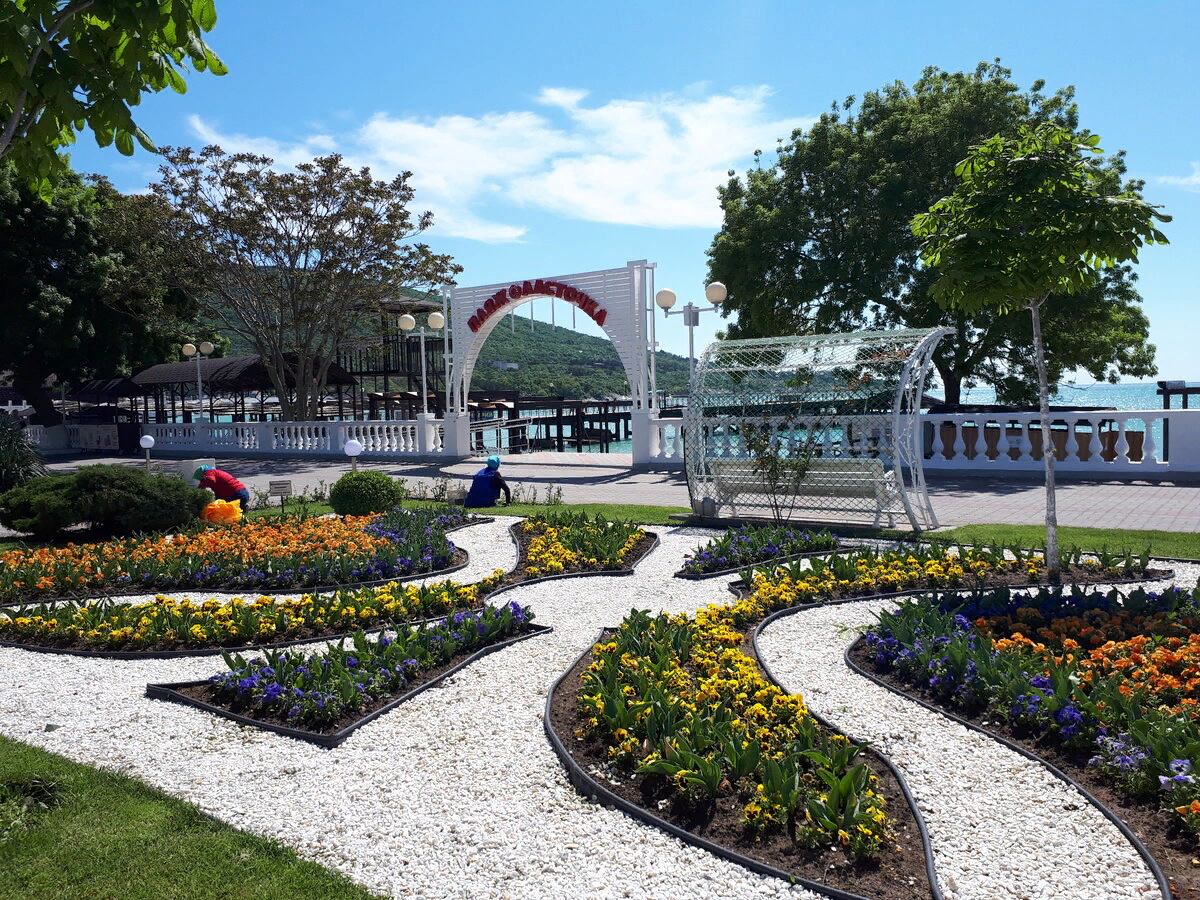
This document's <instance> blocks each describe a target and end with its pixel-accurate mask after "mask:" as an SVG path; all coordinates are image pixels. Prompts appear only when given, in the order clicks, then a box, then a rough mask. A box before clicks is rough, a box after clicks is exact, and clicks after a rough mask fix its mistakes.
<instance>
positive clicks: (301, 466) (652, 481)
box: [50, 452, 1200, 532]
mask: <svg viewBox="0 0 1200 900" xmlns="http://www.w3.org/2000/svg"><path fill="white" fill-rule="evenodd" d="M155 459H156V460H160V459H162V458H161V457H159V456H157V455H156V456H155ZM90 463H121V464H125V465H136V464H138V460H137V459H135V458H134V457H130V456H124V457H107V458H105V457H97V456H86V457H80V456H73V457H69V458H68V457H62V458H59V459H57V460H54V461H52V462H50V468H51V469H53V470H56V471H72V470H74V469H76V468H77V467H78V466H80V465H87V464H90ZM217 464H218V466H221V467H223V468H226V469H227V470H228V471H229V472H231V473H233V474H234V475H236V476H237V477H238V478H240V479H241V480H242V481H243V482H245V483H246V485H247V486H248V487H250V488H251V489H252V490H253V489H258V490H261V491H265V490H267V482H269V481H272V480H275V479H282V478H288V479H290V480H291V481H292V486H293V490H294V491H295V492H296V493H300V492H301V491H302V490H304V489H306V488H307V489H309V490H310V491H312V490H315V489H317V488H318V487H319V486H320V484H321V482H324V486H325V488H326V489H328V488H329V486H330V485H332V484H333V483H334V482H335V481H337V479H338V478H340V477H341V476H342V475H343V474H344V473H346V472H348V471H350V465H349V462H348V461H344V460H340V459H339V460H327V459H309V458H288V459H283V458H273V459H258V458H232V457H230V458H218V459H217ZM359 465H360V467H362V468H370V469H378V470H380V471H383V472H387V473H388V474H389V475H393V476H396V477H399V478H403V479H405V481H406V482H407V483H408V484H409V486H410V487H412V486H415V485H416V484H418V483H422V482H423V483H426V484H433V483H434V482H435V480H436V479H438V478H441V477H446V476H448V477H450V478H453V479H457V480H461V481H462V482H463V483H464V486H465V482H466V479H468V478H469V477H470V476H471V475H472V474H474V472H476V471H477V470H478V469H479V468H480V466H481V465H482V461H480V460H468V461H466V462H459V463H449V464H446V463H440V462H425V463H420V462H408V461H397V460H376V459H366V460H362V461H360V463H359ZM501 471H502V472H503V473H504V476H505V478H506V479H508V481H509V483H510V485H513V486H515V485H518V484H519V485H522V486H524V487H525V488H526V489H531V488H536V489H537V491H538V495H539V497H544V496H545V493H546V490H547V488H549V487H550V486H552V485H554V486H557V487H559V488H561V489H562V496H563V500H564V501H566V502H567V503H636V504H646V505H651V506H678V507H687V506H688V505H689V501H688V492H687V481H686V479H685V478H684V475H683V472H682V471H681V470H679V469H662V470H653V469H649V470H647V469H638V470H634V469H633V461H632V457H631V456H630V454H628V453H553V452H544V453H527V454H521V455H517V456H507V457H505V459H504V464H503V466H502V468H501ZM928 477H929V494H930V498H931V500H932V502H933V508H934V511H935V513H936V514H937V517H938V520H939V521H940V523H941V524H942V525H948V526H949V525H970V524H982V523H989V524H1012V525H1023V524H1024V525H1038V524H1041V523H1042V522H1044V521H1045V502H1046V501H1045V490H1044V489H1043V487H1042V485H1041V483H1040V482H1038V481H1031V480H1021V481H1018V480H1007V479H999V478H961V477H955V478H950V477H940V476H928ZM1057 502H1058V522H1059V524H1060V525H1077V526H1090V527H1096V528H1132V529H1162V530H1164V531H1182V532H1190V531H1200V485H1197V484H1171V483H1161V482H1155V483H1148V482H1117V481H1107V482H1080V481H1071V482H1066V483H1060V484H1059V486H1058V492H1057Z"/></svg>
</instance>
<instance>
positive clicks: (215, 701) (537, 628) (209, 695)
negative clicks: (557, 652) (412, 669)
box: [173, 624, 550, 735]
mask: <svg viewBox="0 0 1200 900" xmlns="http://www.w3.org/2000/svg"><path fill="white" fill-rule="evenodd" d="M549 630H550V629H549V628H547V627H546V626H544V625H536V624H526V625H525V626H523V627H522V628H520V629H519V630H518V631H516V632H515V633H513V634H510V635H508V636H507V637H504V638H503V639H502V640H501V641H498V642H497V643H504V642H511V641H514V640H516V639H518V638H522V637H526V636H529V635H535V634H544V633H545V632H548V631H549ZM494 648H496V644H488V645H486V646H484V647H474V648H470V649H464V650H460V651H459V652H458V653H456V654H454V656H452V657H451V658H450V659H449V660H448V661H446V662H444V663H442V664H441V665H440V666H435V667H434V668H431V669H420V670H418V671H417V672H416V674H414V675H413V676H412V677H411V678H409V680H408V684H406V685H405V686H404V690H403V691H402V692H401V693H398V694H390V695H388V696H387V697H380V698H379V699H378V700H374V701H372V702H371V703H370V704H368V705H366V706H364V707H363V708H362V709H360V710H357V711H353V712H346V713H344V714H343V715H342V716H341V718H339V719H338V720H337V721H336V722H329V723H327V724H325V725H322V726H320V727H317V728H308V727H305V726H301V725H296V724H295V723H294V722H289V721H288V719H287V717H286V716H284V715H255V714H253V713H252V712H251V711H250V710H249V709H247V704H245V703H238V702H235V703H229V702H227V701H225V700H222V699H221V698H220V697H219V696H218V694H217V689H216V687H215V686H213V685H210V684H207V683H204V684H194V685H181V686H178V687H175V688H173V690H174V691H175V692H176V693H178V694H183V695H184V696H185V697H190V698H191V699H193V700H198V701H199V702H201V703H207V704H208V705H209V706H215V707H220V708H221V709H225V710H228V711H229V712H231V713H235V714H237V715H239V716H244V717H246V718H248V719H253V720H254V721H255V722H262V723H264V724H268V725H278V726H281V727H283V728H290V729H292V730H293V731H300V732H307V733H309V734H314V735H329V734H336V733H337V732H339V731H342V730H343V729H346V728H349V727H350V726H352V725H354V724H355V723H356V722H360V721H361V720H363V719H365V718H367V717H369V716H370V715H371V714H372V713H375V712H377V711H379V710H381V709H383V708H384V707H385V706H388V705H390V704H392V703H395V702H396V700H397V698H398V697H400V696H402V695H403V694H410V693H412V692H414V691H416V690H418V689H419V688H421V687H422V686H423V685H427V684H429V683H430V682H433V681H437V680H438V679H440V678H442V677H443V676H444V675H445V674H446V673H447V672H449V671H450V670H451V669H453V668H454V667H455V666H460V665H462V663H463V660H465V659H467V658H468V657H470V656H473V655H475V654H477V653H480V652H481V651H483V652H486V651H488V650H491V649H494ZM453 683H454V677H453V676H451V677H449V678H446V679H445V680H444V681H442V682H441V683H439V684H437V685H434V686H433V688H432V689H433V690H436V689H438V688H445V687H450V685H452V684H453Z"/></svg>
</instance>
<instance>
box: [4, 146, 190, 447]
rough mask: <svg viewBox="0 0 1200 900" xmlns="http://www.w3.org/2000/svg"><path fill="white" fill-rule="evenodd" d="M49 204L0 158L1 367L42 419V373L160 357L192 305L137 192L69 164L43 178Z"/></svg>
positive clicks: (64, 374)
mask: <svg viewBox="0 0 1200 900" xmlns="http://www.w3.org/2000/svg"><path fill="white" fill-rule="evenodd" d="M51 201H52V202H47V201H46V200H44V199H42V198H41V197H40V196H39V195H38V194H36V193H35V192H34V191H33V189H32V187H31V186H30V185H29V182H28V180H27V179H25V178H23V177H21V176H19V175H18V174H17V173H16V171H15V170H14V167H13V166H12V165H11V164H10V163H8V162H7V161H5V162H0V284H2V285H4V290H5V292H6V295H5V320H4V328H3V329H0V369H9V370H11V371H12V372H13V376H12V379H13V387H14V388H16V390H17V391H19V392H20V393H21V395H22V396H23V397H24V398H25V400H26V402H28V403H29V404H30V405H31V406H33V407H34V408H35V410H36V411H37V418H36V421H39V422H42V423H45V424H54V423H57V422H58V421H60V419H61V416H59V414H58V412H57V411H56V410H55V409H54V405H53V402H52V400H51V397H50V395H49V394H48V393H47V391H46V389H45V387H44V384H45V382H46V380H47V378H48V377H49V376H50V375H52V374H53V375H56V376H57V378H58V380H59V382H60V383H61V382H72V383H77V382H78V381H80V380H84V379H88V378H96V377H100V376H105V377H111V376H113V375H122V374H123V375H128V374H131V373H132V372H133V371H135V370H137V369H139V368H142V367H144V366H146V365H150V364H151V363H156V362H161V361H162V360H163V359H164V358H167V357H168V356H169V355H170V354H171V353H172V349H171V344H172V343H175V344H176V345H178V342H179V337H180V333H181V330H182V329H184V328H186V327H188V326H187V322H188V321H189V316H190V314H191V312H192V311H193V310H192V309H191V308H190V307H189V305H188V303H187V301H186V298H185V297H184V296H183V295H182V294H181V293H179V292H177V291H173V290H171V288H170V285H171V284H172V283H174V282H175V281H181V282H182V281H186V280H187V279H186V277H184V276H183V275H179V274H177V273H180V272H181V268H180V267H179V266H178V264H176V263H175V262H173V261H172V260H170V259H169V258H167V257H165V256H164V255H163V248H162V244H161V240H159V239H156V237H155V234H156V228H157V226H156V225H155V224H154V217H153V216H151V215H149V203H148V202H147V201H146V200H145V199H144V198H127V197H124V196H123V195H121V194H119V193H118V192H116V191H115V190H113V189H112V188H111V186H109V185H107V184H105V183H100V184H96V185H88V184H85V183H84V182H83V180H82V179H81V178H80V177H79V176H78V175H76V174H75V173H73V172H70V171H69V170H67V171H65V172H64V173H63V174H61V175H58V176H56V177H55V178H53V179H52V180H51Z"/></svg>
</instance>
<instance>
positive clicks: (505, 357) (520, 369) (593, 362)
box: [471, 319, 688, 399]
mask: <svg viewBox="0 0 1200 900" xmlns="http://www.w3.org/2000/svg"><path fill="white" fill-rule="evenodd" d="M498 363H515V364H516V366H517V368H515V369H510V368H498V367H497V364H498ZM656 364H657V367H658V389H659V392H660V393H662V392H666V393H668V394H682V393H685V392H686V391H687V382H688V361H687V358H686V357H683V356H676V355H675V354H674V353H665V352H663V351H661V350H660V351H659V352H658V356H657V360H656ZM471 390H474V391H484V390H519V391H520V392H521V393H522V394H530V395H533V396H562V397H566V398H567V399H586V398H601V397H626V396H628V395H629V381H628V379H627V378H626V377H625V369H624V368H623V367H622V366H621V360H620V359H619V358H618V356H617V351H616V349H615V348H614V347H613V345H612V343H610V342H609V341H608V340H607V339H605V338H599V337H593V336H591V335H587V334H580V333H579V332H576V331H572V330H571V329H569V328H562V327H560V326H555V325H550V324H549V323H547V322H535V323H534V326H533V331H532V333H531V332H530V328H529V321H528V319H518V320H517V323H516V328H515V329H514V328H512V327H510V324H509V323H507V322H505V323H502V324H501V325H500V326H499V327H497V328H496V330H495V331H493V332H492V333H491V335H490V336H489V337H488V339H487V342H486V343H485V344H484V345H483V350H482V352H481V353H480V354H479V362H478V363H477V364H476V366H475V374H474V375H473V377H472V379H471Z"/></svg>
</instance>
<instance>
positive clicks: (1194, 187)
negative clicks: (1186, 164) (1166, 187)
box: [1158, 162, 1200, 191]
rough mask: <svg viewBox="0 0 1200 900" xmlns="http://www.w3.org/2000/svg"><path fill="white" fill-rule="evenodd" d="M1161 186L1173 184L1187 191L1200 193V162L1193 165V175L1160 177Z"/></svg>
mask: <svg viewBox="0 0 1200 900" xmlns="http://www.w3.org/2000/svg"><path fill="white" fill-rule="evenodd" d="M1158 182H1159V183H1160V184H1173V185H1175V186H1176V187H1181V188H1183V189H1184V190H1187V191H1200V162H1194V163H1192V174H1191V175H1186V176H1184V177H1182V178H1181V177H1179V176H1178V175H1160V176H1159V178H1158Z"/></svg>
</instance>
